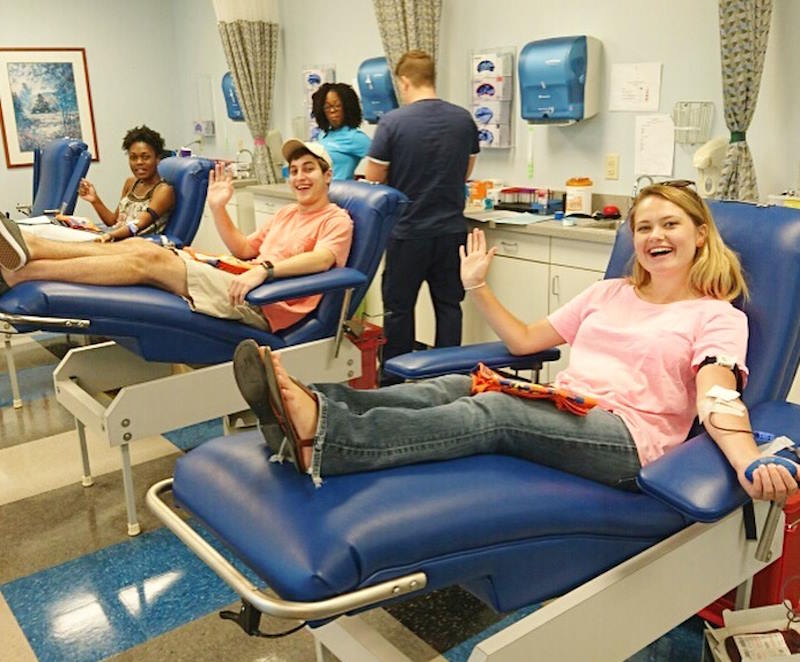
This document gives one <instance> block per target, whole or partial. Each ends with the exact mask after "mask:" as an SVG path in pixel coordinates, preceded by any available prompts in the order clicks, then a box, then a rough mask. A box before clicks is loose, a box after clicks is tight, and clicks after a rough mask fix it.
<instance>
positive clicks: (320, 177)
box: [0, 140, 353, 331]
mask: <svg viewBox="0 0 800 662" xmlns="http://www.w3.org/2000/svg"><path fill="white" fill-rule="evenodd" d="M282 152H283V156H284V158H286V160H287V161H288V163H289V187H290V188H291V190H292V191H293V193H294V194H295V197H296V198H297V202H296V203H295V204H290V205H287V206H286V207H284V208H283V209H281V210H280V211H278V213H277V214H276V215H275V216H274V217H273V219H272V221H271V222H270V223H269V224H268V225H266V226H265V227H263V228H261V229H260V230H258V231H257V232H255V233H254V234H252V235H250V236H247V235H244V234H243V233H242V232H241V231H240V230H239V229H238V228H237V227H236V225H235V224H234V223H233V221H232V220H231V218H230V216H228V213H227V212H226V211H225V205H226V204H227V202H228V201H229V200H230V199H231V196H232V195H233V182H232V179H231V176H230V174H229V173H226V172H225V166H224V164H222V163H217V164H216V166H215V169H214V171H213V172H211V173H210V175H209V186H208V197H207V202H208V206H209V208H210V210H211V213H212V214H213V216H214V222H215V224H216V227H217V231H218V232H219V234H220V237H221V238H222V240H223V242H224V243H225V245H226V246H227V247H228V250H230V252H231V254H232V255H233V256H234V257H235V258H238V260H239V261H241V262H243V263H244V265H243V268H244V269H245V270H244V271H243V272H242V273H240V274H238V275H235V274H232V273H229V272H228V271H224V270H222V269H218V268H216V267H214V266H212V265H210V264H207V263H206V262H203V261H198V260H197V259H195V258H194V257H193V256H192V254H191V253H190V252H188V251H176V250H170V249H164V248H163V247H161V246H158V245H156V244H153V243H151V242H149V241H146V240H143V239H142V240H140V239H135V238H133V239H129V240H127V241H125V242H123V243H119V244H116V243H107V244H101V243H93V242H88V243H62V242H53V241H48V240H45V239H41V238H38V237H35V236H32V235H29V234H25V233H23V232H21V231H20V230H19V228H18V227H17V226H16V224H15V223H14V222H13V221H10V220H9V219H7V218H4V217H3V218H0V276H2V281H0V294H2V291H3V289H6V288H8V287H13V286H14V285H16V284H17V283H20V282H23V281H26V280H60V281H66V282H72V283H85V284H91V285H152V286H154V287H158V288H161V289H163V290H167V291H168V292H172V293H173V294H177V295H178V296H181V297H183V298H184V299H186V300H187V302H188V303H189V305H190V306H191V307H192V309H193V310H195V311H196V312H200V313H204V314H206V315H211V316H213V317H220V318H224V319H235V320H238V321H240V322H243V323H245V324H249V325H250V326H254V327H256V328H260V329H263V330H266V331H278V330H280V329H283V328H286V327H288V326H291V325H292V324H294V323H295V322H297V321H299V320H300V319H301V318H302V317H304V316H305V315H306V314H308V313H309V312H310V311H312V310H313V309H314V308H315V307H316V306H317V304H318V303H319V299H320V296H319V295H316V296H310V297H302V298H298V299H292V300H290V301H282V302H277V303H272V304H268V305H265V306H254V305H252V304H249V303H248V302H247V301H245V296H246V295H247V293H248V292H249V291H250V290H252V289H253V288H255V287H258V286H259V285H261V284H262V283H264V282H267V281H268V280H271V279H273V278H280V277H286V276H299V275H303V274H312V273H318V272H322V271H327V270H328V269H330V268H331V267H334V266H339V267H341V266H344V264H345V262H346V261H347V256H348V254H349V252H350V245H351V242H352V237H353V223H352V220H351V219H350V217H349V215H348V214H347V212H346V211H345V210H343V209H341V208H340V207H337V206H336V205H334V204H333V203H331V202H330V200H329V199H328V186H329V184H330V181H331V168H332V164H331V159H330V156H329V155H328V153H327V152H326V151H325V149H324V148H323V147H322V146H321V145H320V144H319V143H304V142H301V141H299V140H288V141H287V142H286V143H284V145H283V149H282ZM248 267H249V268H248Z"/></svg>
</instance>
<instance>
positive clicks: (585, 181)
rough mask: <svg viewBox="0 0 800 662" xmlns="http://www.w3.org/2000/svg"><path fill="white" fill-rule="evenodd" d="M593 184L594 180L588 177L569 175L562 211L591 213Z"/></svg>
mask: <svg viewBox="0 0 800 662" xmlns="http://www.w3.org/2000/svg"><path fill="white" fill-rule="evenodd" d="M593 184H594V182H593V181H592V180H591V179H590V178H589V177H571V178H570V179H568V180H567V189H566V193H567V195H566V200H565V201H564V211H565V212H567V213H569V212H577V213H581V214H591V213H592V186H593Z"/></svg>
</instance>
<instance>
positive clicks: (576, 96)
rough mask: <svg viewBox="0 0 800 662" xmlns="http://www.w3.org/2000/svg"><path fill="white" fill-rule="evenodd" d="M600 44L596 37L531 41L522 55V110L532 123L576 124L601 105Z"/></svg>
mask: <svg viewBox="0 0 800 662" xmlns="http://www.w3.org/2000/svg"><path fill="white" fill-rule="evenodd" d="M601 51H602V46H601V43H600V41H599V40H598V39H595V38H594V37H588V36H586V35H580V36H576V37H554V38H551V39H542V40H539V41H532V42H530V43H528V44H527V45H526V46H525V48H523V49H522V53H521V54H520V56H519V67H518V69H519V88H520V110H521V112H522V119H524V120H526V121H528V122H530V123H531V124H573V123H575V122H578V121H580V120H585V119H587V118H589V117H591V116H592V115H595V114H596V113H597V111H598V110H599V105H600V54H601Z"/></svg>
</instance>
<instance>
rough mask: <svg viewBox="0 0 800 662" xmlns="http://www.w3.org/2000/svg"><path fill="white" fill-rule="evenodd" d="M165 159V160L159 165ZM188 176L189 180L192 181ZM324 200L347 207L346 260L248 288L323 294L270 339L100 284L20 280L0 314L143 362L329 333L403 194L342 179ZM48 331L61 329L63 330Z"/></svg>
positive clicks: (198, 358)
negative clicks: (75, 328)
mask: <svg viewBox="0 0 800 662" xmlns="http://www.w3.org/2000/svg"><path fill="white" fill-rule="evenodd" d="M179 160H180V161H189V159H179ZM170 161H171V159H165V160H164V161H162V165H163V164H164V163H168V162H170ZM168 165H169V164H168ZM198 176H199V175H198ZM194 177H195V175H192V181H194ZM203 196H205V193H203ZM330 198H331V200H332V201H333V202H336V203H337V204H339V205H341V206H342V207H344V208H345V209H347V211H348V212H349V213H350V216H351V218H352V219H353V244H352V248H351V251H350V255H349V257H348V260H347V267H348V268H349V269H332V270H330V271H328V272H326V273H324V274H317V275H315V276H302V277H300V278H291V279H285V280H278V281H274V282H271V283H268V284H266V285H262V286H261V287H259V288H256V289H255V290H253V291H252V292H251V293H250V294H249V295H248V300H250V301H252V302H264V301H267V300H270V299H272V298H274V296H275V292H276V291H280V289H281V286H282V284H285V286H286V287H287V291H289V292H291V294H289V295H287V296H297V291H295V290H292V289H291V288H293V287H297V284H298V283H300V284H302V283H306V284H307V285H308V284H309V283H310V284H311V286H312V287H311V290H312V291H315V292H323V293H324V296H323V298H322V301H321V302H320V305H319V306H318V307H317V309H316V310H315V311H314V312H312V313H311V314H309V315H308V316H307V317H306V318H304V319H302V320H300V321H299V322H298V323H297V324H295V325H294V326H291V327H289V328H288V329H284V330H283V331H280V332H278V333H276V334H272V333H265V332H263V331H259V330H258V329H255V328H253V327H249V326H246V325H244V324H239V323H236V322H232V321H230V320H223V319H217V318H214V317H209V316H207V315H202V314H199V313H193V312H192V311H191V309H190V308H189V306H188V304H187V303H186V302H185V301H184V300H183V299H181V298H180V297H178V296H175V295H173V294H170V293H168V292H164V291H163V290H159V289H156V288H152V287H145V286H136V287H103V286H97V285H76V284H74V283H60V282H49V281H48V282H43V281H33V282H27V283H22V284H20V285H18V286H16V287H14V288H12V289H11V290H9V291H8V292H6V293H5V294H4V295H3V296H2V297H0V311H2V312H5V313H12V314H17V315H36V316H42V317H59V318H62V317H67V318H68V317H79V318H83V319H90V320H91V327H90V328H89V330H88V331H87V332H88V333H91V334H93V335H103V336H107V337H110V338H113V339H114V340H116V341H117V342H119V343H120V344H121V345H124V346H125V347H127V348H129V349H130V350H132V351H134V352H136V353H137V354H140V355H141V356H143V357H144V358H146V359H148V360H151V361H166V362H173V363H192V364H212V363H220V362H222V361H229V360H230V359H231V357H232V356H233V350H234V349H235V348H236V345H237V344H238V343H239V342H240V341H241V340H244V339H245V338H255V339H256V340H257V341H258V342H259V343H261V344H266V345H270V346H271V347H273V348H276V349H277V348H281V347H286V346H288V345H296V344H300V343H304V342H310V341H312V340H318V339H320V338H326V337H331V336H333V335H334V334H335V331H336V327H337V323H338V314H339V310H340V308H341V302H342V297H343V296H344V294H343V289H344V288H346V287H352V286H354V285H357V288H356V290H355V292H354V295H353V299H352V302H351V306H350V310H349V311H348V313H349V314H352V313H353V312H354V311H355V308H356V307H357V306H358V304H359V302H360V301H361V299H362V298H363V295H364V293H365V292H366V288H367V286H368V284H369V283H370V281H371V280H372V278H373V276H374V275H375V271H376V270H377V267H378V264H379V262H380V258H381V255H382V254H383V249H384V246H385V245H386V241H387V239H388V237H389V234H390V232H391V229H392V227H393V225H394V222H395V221H396V220H397V218H398V216H399V215H400V213H401V211H402V208H403V205H404V204H405V201H406V197H405V196H404V195H403V194H402V193H399V192H398V191H396V190H395V189H392V188H390V187H388V186H373V185H370V184H366V183H363V182H353V181H343V182H333V183H332V184H331V189H330ZM201 207H202V205H201ZM351 270H352V271H351ZM356 272H357V273H358V274H359V276H358V278H355V279H354V278H353V277H352V275H353V273H356ZM278 298H286V296H284V297H278ZM49 328H51V329H53V330H57V331H58V330H60V331H64V332H68V331H69V329H68V328H66V327H63V328H59V327H56V328H53V327H49ZM18 330H20V331H28V330H31V331H32V330H34V328H27V327H21V326H20V327H18Z"/></svg>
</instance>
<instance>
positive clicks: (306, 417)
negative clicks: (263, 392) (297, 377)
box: [273, 354, 318, 467]
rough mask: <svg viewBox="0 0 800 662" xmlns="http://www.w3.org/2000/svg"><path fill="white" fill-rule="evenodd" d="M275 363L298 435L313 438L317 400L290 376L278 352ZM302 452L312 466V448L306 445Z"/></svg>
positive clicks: (306, 464)
mask: <svg viewBox="0 0 800 662" xmlns="http://www.w3.org/2000/svg"><path fill="white" fill-rule="evenodd" d="M273 365H274V366H275V376H276V377H277V378H278V386H279V387H280V389H281V394H282V395H283V400H284V402H285V403H286V409H287V411H286V413H287V414H288V416H289V419H290V420H291V421H292V423H293V424H294V428H295V430H296V431H297V435H298V437H299V438H300V439H312V438H313V437H314V434H315V433H316V431H317V418H318V416H317V401H316V400H315V399H314V398H313V397H311V396H310V395H309V394H308V393H306V392H305V391H304V390H303V389H302V388H300V386H298V385H297V383H296V382H295V381H294V380H293V379H292V378H291V377H290V376H289V373H287V372H286V370H285V369H284V367H283V365H282V364H281V359H280V357H279V356H278V355H277V354H273ZM302 453H303V464H304V465H305V466H307V467H308V466H311V448H310V447H308V446H306V447H304V448H303V449H302Z"/></svg>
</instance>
